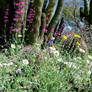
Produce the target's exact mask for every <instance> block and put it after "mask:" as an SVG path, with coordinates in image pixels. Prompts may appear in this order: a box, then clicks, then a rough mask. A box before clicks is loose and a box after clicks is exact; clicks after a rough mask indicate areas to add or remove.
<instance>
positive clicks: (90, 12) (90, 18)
mask: <svg viewBox="0 0 92 92" xmlns="http://www.w3.org/2000/svg"><path fill="white" fill-rule="evenodd" d="M89 23H90V24H92V0H91V1H90V11H89Z"/></svg>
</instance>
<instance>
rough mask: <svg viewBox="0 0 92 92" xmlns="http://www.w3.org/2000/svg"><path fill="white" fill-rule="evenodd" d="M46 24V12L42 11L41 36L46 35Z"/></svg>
mask: <svg viewBox="0 0 92 92" xmlns="http://www.w3.org/2000/svg"><path fill="white" fill-rule="evenodd" d="M45 25H46V14H45V13H42V18H41V28H40V33H39V36H40V38H42V37H44V32H43V31H44V30H45V28H46V27H45Z"/></svg>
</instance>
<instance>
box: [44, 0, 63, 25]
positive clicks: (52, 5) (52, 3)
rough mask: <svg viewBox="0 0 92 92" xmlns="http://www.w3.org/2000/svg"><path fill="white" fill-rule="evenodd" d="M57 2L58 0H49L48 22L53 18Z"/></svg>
mask: <svg viewBox="0 0 92 92" xmlns="http://www.w3.org/2000/svg"><path fill="white" fill-rule="evenodd" d="M61 1H62V0H61ZM56 3H57V0H49V4H48V7H47V9H46V11H45V13H46V17H47V18H48V19H47V24H49V23H50V21H51V19H52V17H53V12H54V10H55V6H56Z"/></svg>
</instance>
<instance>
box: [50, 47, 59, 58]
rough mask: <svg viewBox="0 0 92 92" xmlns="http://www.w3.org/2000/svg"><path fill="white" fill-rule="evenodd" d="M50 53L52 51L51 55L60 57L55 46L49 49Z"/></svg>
mask: <svg viewBox="0 0 92 92" xmlns="http://www.w3.org/2000/svg"><path fill="white" fill-rule="evenodd" d="M49 51H50V53H53V54H54V55H55V56H56V57H57V56H59V54H60V53H59V51H58V50H56V48H55V47H54V46H52V47H49Z"/></svg>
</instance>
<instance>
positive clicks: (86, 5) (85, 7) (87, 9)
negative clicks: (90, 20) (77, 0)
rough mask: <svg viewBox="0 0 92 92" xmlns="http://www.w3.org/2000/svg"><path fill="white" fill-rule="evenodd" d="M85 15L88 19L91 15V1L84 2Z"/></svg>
mask: <svg viewBox="0 0 92 92" xmlns="http://www.w3.org/2000/svg"><path fill="white" fill-rule="evenodd" d="M84 13H85V15H86V17H88V14H89V1H88V0H84Z"/></svg>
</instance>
